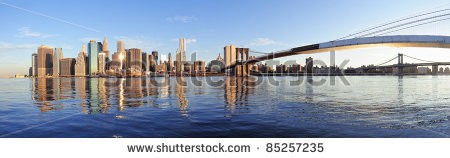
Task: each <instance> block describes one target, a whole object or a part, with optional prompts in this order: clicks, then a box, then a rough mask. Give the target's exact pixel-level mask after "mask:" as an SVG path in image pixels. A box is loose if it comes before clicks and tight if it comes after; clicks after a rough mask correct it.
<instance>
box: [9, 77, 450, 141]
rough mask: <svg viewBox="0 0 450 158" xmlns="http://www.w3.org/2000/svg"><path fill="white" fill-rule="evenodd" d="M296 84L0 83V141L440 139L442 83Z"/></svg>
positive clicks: (443, 129) (447, 109) (444, 130)
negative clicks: (318, 138)
mask: <svg viewBox="0 0 450 158" xmlns="http://www.w3.org/2000/svg"><path fill="white" fill-rule="evenodd" d="M302 78H303V81H302V82H300V85H290V84H291V82H290V81H291V80H296V78H295V77H250V78H234V77H224V76H222V77H199V78H197V79H196V78H191V77H184V78H181V77H178V78H176V77H170V78H164V77H160V78H152V79H150V78H126V79H125V78H121V79H116V78H24V79H0V86H1V87H2V89H1V90H0V96H1V97H0V99H1V100H0V103H1V104H0V113H1V114H2V115H1V116H0V135H1V136H2V137H106V138H111V137H364V138H365V137H449V134H450V128H449V127H450V121H449V120H450V97H449V96H450V85H449V84H447V83H449V82H450V76H404V77H398V76H346V77H345V79H346V80H348V83H349V85H344V84H343V82H342V80H341V79H340V78H339V77H336V78H335V79H336V85H331V84H330V77H326V76H315V77H302ZM177 79H178V80H177ZM207 79H211V81H212V82H214V83H215V84H207ZM271 79H274V80H276V81H279V85H277V84H275V83H274V82H272V81H271ZM221 81H223V82H221ZM248 81H261V83H259V82H248ZM320 81H325V82H323V83H321V84H320V85H317V83H320ZM199 82H202V85H201V86H196V85H198V83H199ZM222 83H223V84H222Z"/></svg>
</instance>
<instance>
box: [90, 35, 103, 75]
mask: <svg viewBox="0 0 450 158" xmlns="http://www.w3.org/2000/svg"><path fill="white" fill-rule="evenodd" d="M87 49H88V50H87V52H88V56H89V61H88V63H89V75H97V74H98V53H100V52H101V51H102V43H100V42H96V41H95V40H91V41H89V43H88V48H87Z"/></svg>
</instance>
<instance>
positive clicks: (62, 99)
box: [31, 77, 255, 116]
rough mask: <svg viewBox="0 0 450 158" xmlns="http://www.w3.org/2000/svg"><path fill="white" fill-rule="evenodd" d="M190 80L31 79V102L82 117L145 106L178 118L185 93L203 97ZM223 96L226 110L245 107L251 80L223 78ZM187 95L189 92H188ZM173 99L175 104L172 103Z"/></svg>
mask: <svg viewBox="0 0 450 158" xmlns="http://www.w3.org/2000/svg"><path fill="white" fill-rule="evenodd" d="M190 79H191V78H186V77H176V78H175V77H172V78H166V77H161V78H159V77H158V78H33V79H32V87H31V89H32V91H33V93H32V99H33V100H34V102H35V104H36V105H37V107H39V110H40V111H42V112H47V111H50V110H57V109H61V108H63V107H64V106H69V105H63V103H65V104H71V106H79V107H81V112H82V113H85V114H96V113H108V112H109V111H110V108H111V105H114V106H117V110H118V111H123V110H126V108H127V107H141V106H144V105H149V106H155V107H158V108H161V107H164V106H167V107H170V106H175V105H176V107H177V108H178V109H179V110H180V112H181V115H183V116H188V107H189V101H188V94H187V93H188V92H189V91H190V90H189V89H190V87H189V86H194V87H192V94H194V95H206V86H207V85H206V83H205V82H203V83H202V86H195V85H189V84H188V83H190V82H189V80H190ZM224 81H225V85H224V92H225V93H224V95H225V102H226V104H227V105H226V107H225V108H227V109H229V110H231V111H234V110H235V108H236V106H242V107H243V106H246V105H247V104H248V103H247V100H248V96H249V93H252V91H253V89H254V88H252V85H254V84H255V83H254V81H252V78H246V77H244V78H242V77H240V78H236V77H224ZM203 84H204V85H203ZM189 93H190V92H189ZM172 99H176V104H174V102H171V100H172Z"/></svg>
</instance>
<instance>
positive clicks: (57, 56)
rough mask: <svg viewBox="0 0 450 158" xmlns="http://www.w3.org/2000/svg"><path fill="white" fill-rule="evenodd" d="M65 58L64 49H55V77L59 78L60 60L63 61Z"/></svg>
mask: <svg viewBox="0 0 450 158" xmlns="http://www.w3.org/2000/svg"><path fill="white" fill-rule="evenodd" d="M62 58H64V57H63V52H62V48H55V50H54V51H53V76H54V77H57V76H59V74H60V73H61V72H60V66H59V60H61V59H62Z"/></svg>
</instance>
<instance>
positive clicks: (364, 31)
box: [337, 9, 450, 40]
mask: <svg viewBox="0 0 450 158" xmlns="http://www.w3.org/2000/svg"><path fill="white" fill-rule="evenodd" d="M449 10H450V9H442V10H438V11H432V12H427V13H423V14H419V15H415V16H410V17H406V18H402V19H399V20H395V21H393V22H388V23H385V24H381V25H378V26H375V27H371V28H368V29H365V30H363V31H360V32H357V33H354V34H350V35H347V36H344V37H342V38H339V39H337V40H342V39H347V38H349V37H353V36H356V35H360V34H363V33H366V32H369V31H372V30H376V29H379V28H383V27H385V26H389V25H392V24H396V23H399V22H403V21H407V20H411V19H414V18H418V17H422V16H426V15H431V14H435V13H440V12H444V11H449ZM355 38H357V37H355Z"/></svg>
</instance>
